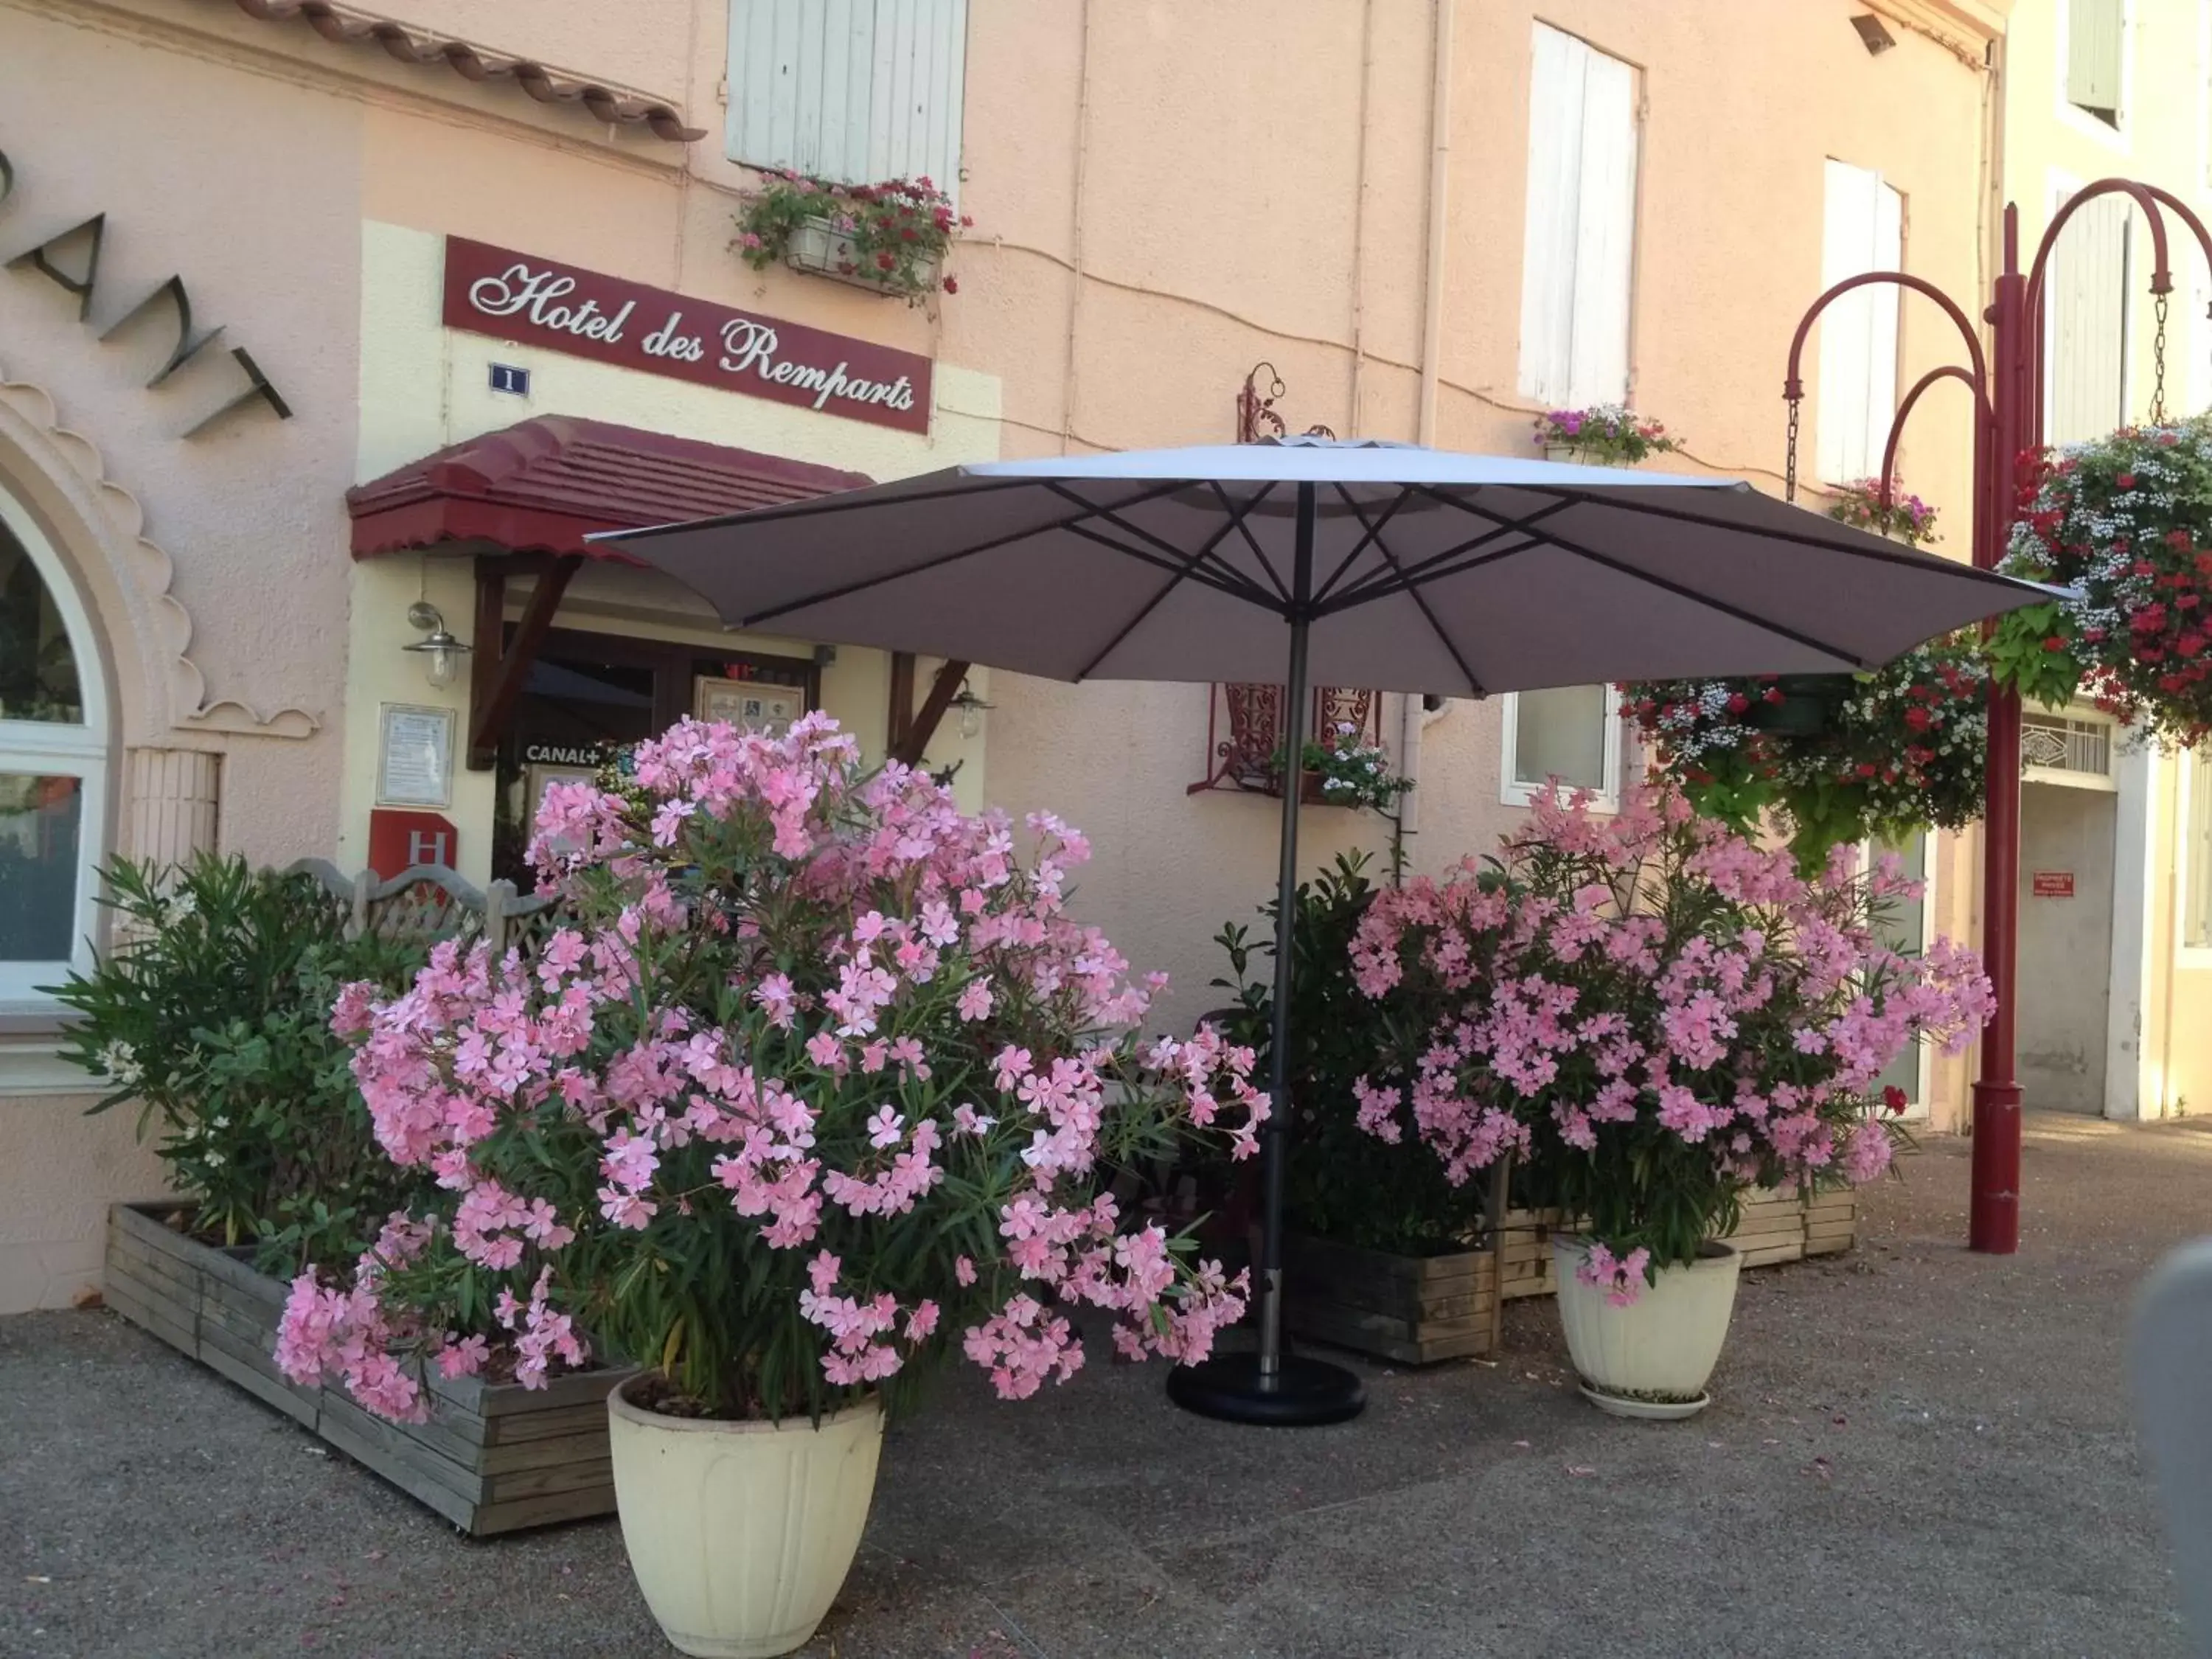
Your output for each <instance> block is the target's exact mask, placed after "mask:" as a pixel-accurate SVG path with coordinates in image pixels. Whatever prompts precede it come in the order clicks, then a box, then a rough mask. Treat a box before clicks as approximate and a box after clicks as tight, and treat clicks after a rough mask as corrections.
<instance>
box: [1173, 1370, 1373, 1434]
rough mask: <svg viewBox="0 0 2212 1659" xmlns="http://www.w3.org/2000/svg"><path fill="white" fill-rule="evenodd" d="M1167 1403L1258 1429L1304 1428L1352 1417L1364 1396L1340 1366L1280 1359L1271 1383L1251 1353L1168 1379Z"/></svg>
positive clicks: (1359, 1385)
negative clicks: (1259, 1427) (1253, 1425)
mask: <svg viewBox="0 0 2212 1659" xmlns="http://www.w3.org/2000/svg"><path fill="white" fill-rule="evenodd" d="M1168 1398H1169V1399H1170V1400H1172V1401H1175V1403H1176V1405H1178V1406H1180V1407H1182V1408H1183V1409H1184V1410H1185V1411H1187V1412H1195V1413H1198V1414H1199V1415H1200V1417H1213V1418H1218V1419H1220V1420H1221V1421H1223V1422H1225V1423H1251V1424H1256V1425H1259V1426H1261V1427H1262V1428H1271V1429H1297V1428H1310V1427H1313V1426H1314V1425H1317V1424H1322V1423H1341V1422H1343V1421H1345V1419H1347V1418H1352V1417H1357V1416H1358V1415H1359V1413H1360V1411H1361V1409H1362V1408H1363V1407H1364V1406H1365V1405H1366V1404H1367V1390H1366V1388H1365V1387H1364V1385H1363V1384H1362V1383H1360V1381H1359V1379H1358V1377H1357V1376H1353V1375H1352V1373H1351V1372H1350V1371H1348V1370H1345V1369H1344V1368H1343V1367H1342V1366H1341V1365H1332V1364H1328V1362H1327V1361H1326V1360H1322V1359H1307V1358H1303V1357H1302V1356H1300V1355H1297V1354H1288V1353H1286V1354H1285V1355H1284V1356H1283V1357H1282V1358H1281V1360H1280V1361H1279V1366H1278V1369H1277V1370H1276V1372H1275V1374H1274V1375H1273V1376H1272V1377H1267V1378H1262V1377H1261V1375H1260V1356H1259V1355H1258V1354H1256V1353H1224V1354H1216V1355H1215V1356H1214V1357H1213V1358H1211V1359H1209V1360H1207V1361H1206V1363H1205V1364H1202V1365H1178V1366H1176V1368H1175V1370H1171V1371H1170V1372H1169V1373H1168Z"/></svg>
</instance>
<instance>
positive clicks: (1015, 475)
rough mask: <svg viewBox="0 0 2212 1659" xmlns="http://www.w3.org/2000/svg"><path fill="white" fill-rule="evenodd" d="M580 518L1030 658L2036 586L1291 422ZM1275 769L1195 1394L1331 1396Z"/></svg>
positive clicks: (1285, 659) (1661, 486)
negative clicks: (818, 492) (1315, 1336)
mask: <svg viewBox="0 0 2212 1659" xmlns="http://www.w3.org/2000/svg"><path fill="white" fill-rule="evenodd" d="M594 539H599V540H606V541H611V542H612V543H613V544H615V545H616V546H617V547H619V548H621V549H622V550H623V551H624V552H625V553H628V554H629V555H631V556H635V557H636V558H639V559H641V560H643V561H645V562H647V563H648V564H652V565H655V566H657V567H659V568H660V569H662V570H665V571H666V572H667V573H668V574H671V575H672V576H674V577H676V578H677V579H678V580H681V581H683V582H684V583H685V584H686V585H688V586H690V587H691V588H693V589H694V590H696V592H699V593H700V594H701V595H702V597H704V598H705V599H707V601H708V603H709V604H711V605H714V609H715V610H716V611H718V612H719V613H720V615H721V617H722V618H723V620H724V621H726V622H727V623H730V624H731V625H732V626H733V627H739V628H748V629H772V630H774V631H775V632H777V633H782V634H797V635H805V636H807V637H811V638H815V639H821V640H829V641H836V642H837V643H839V644H843V645H866V646H876V647H882V648H884V649H888V650H893V651H910V652H915V653H927V654H928V655H932V656H943V657H950V658H960V659H965V660H968V661H970V662H981V663H986V664H988V665H991V666H993V667H994V668H1004V669H1010V670H1012V671H1016V672H1018V673H1024V674H1036V675H1042V676H1044V677H1046V678H1051V679H1060V680H1085V679H1124V680H1127V679H1139V680H1193V681H1208V680H1229V681H1257V682H1261V683H1263V684H1265V683H1273V684H1282V685H1284V686H1285V687H1286V690H1287V695H1286V696H1285V726H1286V728H1287V729H1286V731H1285V733H1284V748H1285V753H1286V754H1288V755H1291V756H1292V757H1296V756H1297V755H1299V754H1301V753H1302V752H1303V749H1304V737H1305V733H1304V720H1305V714H1306V708H1305V704H1306V691H1307V688H1308V687H1309V686H1310V685H1311V684H1328V685H1350V686H1358V687H1361V688H1363V689H1371V690H1383V691H1407V692H1435V693H1441V694H1443V695H1446V696H1483V695H1485V694H1486V693H1489V692H1494V691H1512V690H1535V689H1538V688H1541V687H1544V686H1555V685H1588V684H1595V683H1600V682H1603V681H1607V680H1620V679H1671V678H1686V677H1690V676H1707V675H1711V676H1719V675H1735V674H1780V673H1838V672H1846V673H1847V672H1850V671H1854V670H1857V669H1862V668H1870V667H1874V666H1875V665H1879V664H1881V663H1884V662H1887V661H1888V660H1889V659H1891V658H1893V657H1895V656H1897V655H1898V654H1899V653H1901V652H1903V651H1905V649H1907V648H1908V647H1911V646H1913V645H1916V644H1917V643H1918V642H1919V641H1923V640H1925V639H1928V638H1930V637H1931V636H1933V635H1938V634H1942V633H1948V631H1950V630H1951V629H1954V628H1958V627H1960V626H1963V625H1964V624H1966V623H1971V622H1977V621H1979V620H1980V619H1981V618H1983V617H1990V616H1995V615H1996V614H1997V613H1999V612H2001V611H2009V610H2013V609H2015V608H2016V607H2018V606H2021V605H2031V604H2034V603H2036V602H2037V601H2038V600H2039V599H2045V598H2047V597H2048V594H2047V592H2045V590H2043V589H2041V588H2039V587H2035V586H2032V585H2030V584H2028V583H2025V582H2016V581H2013V580H2009V579H2008V578H2006V577H2002V576H1998V575H1996V574H1991V573H1990V572H1987V571H1980V570H1976V569H1973V568H1971V567H1969V566H1966V565H1961V564H1954V563H1952V562H1949V561H1948V560H1945V559H1940V558H1937V557H1936V556H1933V555H1931V554H1926V553H1920V552H1916V551H1913V550H1911V549H1908V548H1904V547H1900V546H1899V545H1898V544H1896V543H1894V542H1890V541H1887V540H1884V539H1883V538H1880V537H1877V536H1871V535H1868V534H1866V533H1864V532H1860V531H1856V530H1851V529H1849V528H1847V527H1845V526H1842V525H1839V524H1837V523H1835V522H1833V521H1832V520H1828V519H1826V518H1822V517H1820V516H1819V515H1817V514H1814V513H1808V512H1806V511H1804V510H1803V509H1802V508H1800V507H1791V506H1788V505H1786V504H1784V503H1783V502H1781V501H1775V500H1773V499H1771V497H1768V496H1765V495H1759V494H1758V493H1757V492H1756V491H1754V490H1753V489H1751V488H1750V486H1749V485H1747V484H1744V483H1737V482H1735V481H1734V480H1732V479H1725V478H1704V477H1674V476H1669V475H1665V474H1660V473H1650V472H1634V471H1621V470H1619V469H1615V468H1612V467H1592V466H1559V465H1552V464H1549V463H1547V462H1541V461H1523V460H1512V459H1504V458H1501V457H1497V456H1486V455H1457V454H1451V453H1446V452H1443V451H1440V450H1432V449H1422V448H1416V447H1411V446H1407V445H1400V444H1386V443H1373V442H1340V441H1335V440H1334V439H1312V438H1292V439H1286V440H1283V441H1277V442H1273V443H1263V444H1240V445H1234V446H1228V447H1199V448H1189V449H1160V450H1139V451H1133V452H1128V453H1120V454H1110V455H1094V456H1079V457H1068V456H1060V457H1053V458H1049V459H1042V460H1031V461H994V462H987V463H982V464H978V465H968V466H957V467H951V468H948V469H947V470H945V471H941V472H931V473H926V474H923V475H922V476H921V477H914V478H906V479H902V480H900V481H898V482H896V483H887V484H877V485H872V486H871V487H869V488H867V489H854V490H848V491H845V492H843V493H842V494H839V495H827V496H823V497H822V498H820V499H819V500H816V501H805V502H800V503H798V504H796V505H793V506H789V507H768V508H764V509H762V510H760V511H757V512H753V513H737V514H733V515H731V516H728V517H725V518H717V519H702V520H697V521H696V522H694V523H690V524H678V525H664V526H658V527H655V528H652V529H645V530H634V531H624V532H618V533H616V534H614V535H612V536H608V537H603V538H594ZM1298 796H1299V788H1298V780H1297V778H1296V777H1291V778H1288V779H1285V787H1284V790H1283V824H1282V840H1281V848H1280V853H1281V858H1280V863H1279V867H1278V872H1277V884H1276V917H1275V981H1274V1024H1273V1033H1272V1036H1271V1040H1270V1044H1269V1048H1270V1060H1271V1065H1272V1067H1273V1073H1272V1077H1271V1079H1270V1080H1271V1085H1272V1092H1273V1096H1274V1098H1275V1101H1276V1102H1277V1103H1278V1109H1277V1110H1276V1112H1275V1113H1274V1115H1273V1117H1272V1118H1271V1120H1270V1121H1269V1122H1268V1124H1267V1130H1266V1133H1265V1139H1264V1147H1263V1152H1262V1179H1263V1182H1264V1187H1265V1197H1264V1201H1263V1207H1262V1222H1261V1257H1260V1262H1259V1267H1260V1270H1261V1271H1260V1275H1259V1289H1260V1297H1259V1311H1260V1333H1259V1344H1258V1348H1257V1351H1256V1352H1254V1353H1250V1354H1232V1355H1221V1356H1218V1357H1216V1358H1213V1359H1211V1360H1208V1361H1207V1362H1206V1364H1203V1365H1200V1366H1195V1367H1185V1368H1181V1369H1178V1370H1177V1371H1176V1373H1175V1374H1174V1376H1173V1377H1172V1378H1171V1379H1170V1385H1169V1387H1170V1394H1171V1395H1173V1396H1174V1397H1175V1398H1176V1400H1177V1401H1179V1402H1180V1403H1181V1404H1182V1405H1184V1406H1187V1407H1190V1408H1191V1409H1193V1410H1195V1411H1200V1412H1204V1413H1207V1414H1209V1415H1212V1416H1217V1417H1223V1418H1228V1419H1234V1420H1238V1421H1244V1422H1255V1423H1272V1424H1283V1425H1289V1424H1309V1423H1325V1422H1333V1421H1336V1420H1339V1419H1343V1418H1346V1417H1349V1416H1351V1415H1352V1413H1355V1412H1357V1411H1358V1410H1359V1408H1360V1406H1361V1403H1362V1396H1361V1392H1360V1387H1359V1383H1358V1379H1357V1378H1356V1377H1354V1376H1352V1375H1351V1373H1349V1372H1347V1371H1345V1370H1341V1369H1340V1368H1338V1367H1336V1366H1334V1365H1329V1364H1325V1363H1323V1362H1321V1361H1318V1360H1315V1359H1311V1358H1304V1357H1302V1356H1297V1355H1291V1354H1286V1353H1285V1352H1283V1351H1282V1343H1281V1335H1280V1307H1281V1279H1282V1220H1283V1187H1284V1181H1283V1177H1284V1170H1285V1158H1286V1156H1287V1149H1286V1137H1287V1134H1288V1132H1289V1124H1290V1121H1291V1113H1290V1112H1289V1111H1288V1110H1286V1109H1283V1108H1282V1105H1281V1103H1283V1102H1285V1100H1286V1099H1287V1095H1288V1090H1287V1085H1288V1083H1289V1075H1288V1066H1289V1054H1290V1043H1289V1036H1290V1034H1289V1031H1288V1029H1287V1024H1288V1018H1289V1007H1290V1001H1291V998H1290V973H1291V948H1290V929H1291V919H1292V915H1293V905H1294V896H1295V892H1296V887H1297V800H1298Z"/></svg>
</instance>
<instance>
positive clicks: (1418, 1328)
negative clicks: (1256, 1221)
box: [1283, 1233, 1502, 1365]
mask: <svg viewBox="0 0 2212 1659" xmlns="http://www.w3.org/2000/svg"><path fill="white" fill-rule="evenodd" d="M1283 1273H1284V1278H1285V1297H1284V1304H1283V1317H1284V1320H1285V1322H1286V1323H1287V1324H1288V1326H1289V1327H1290V1329H1291V1334H1294V1335H1297V1336H1309V1337H1313V1338H1315V1339H1316V1340H1320V1341H1322V1342H1333V1343H1334V1344H1335V1345H1336V1346H1339V1347H1342V1348H1351V1349H1352V1350H1354V1351H1355V1352H1359V1353H1370V1354H1374V1355H1376V1356H1377V1357H1379V1358H1383V1359H1391V1360H1395V1361H1397V1362H1398V1363H1399V1364H1405V1365H1426V1364H1433V1363H1434V1362H1436V1361H1437V1360H1439V1359H1464V1358H1469V1357H1471V1356H1473V1355H1475V1354H1484V1353H1488V1352H1492V1350H1493V1349H1494V1348H1496V1346H1498V1317H1499V1314H1500V1312H1501V1307H1502V1304H1500V1303H1499V1301H1498V1258H1497V1255H1496V1254H1495V1253H1494V1252H1492V1251H1490V1250H1468V1251H1465V1252H1463V1253H1461V1254H1456V1255H1430V1256H1412V1255H1385V1254H1383V1252H1382V1251H1380V1250H1363V1249H1357V1248H1355V1247H1353V1246H1352V1245H1349V1244H1334V1243H1329V1242H1328V1240H1326V1239H1320V1238H1310V1237H1306V1236H1304V1235H1303V1234H1300V1233H1290V1234H1287V1235H1285V1237H1284V1239H1283Z"/></svg>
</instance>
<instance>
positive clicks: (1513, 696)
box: [1498, 685, 1622, 812]
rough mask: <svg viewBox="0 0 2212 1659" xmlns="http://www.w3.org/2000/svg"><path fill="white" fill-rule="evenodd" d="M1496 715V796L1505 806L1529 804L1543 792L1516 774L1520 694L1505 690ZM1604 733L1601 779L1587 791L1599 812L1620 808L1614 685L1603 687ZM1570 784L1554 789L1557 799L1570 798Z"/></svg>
mask: <svg viewBox="0 0 2212 1659" xmlns="http://www.w3.org/2000/svg"><path fill="white" fill-rule="evenodd" d="M1580 689H1581V688H1580V687H1577V686H1561V687H1559V690H1580ZM1498 714H1499V717H1500V719H1501V720H1503V721H1504V729H1503V730H1502V732H1500V734H1499V748H1498V800H1499V802H1500V803H1501V804H1502V805H1506V806H1533V805H1535V802H1536V798H1537V797H1538V796H1539V795H1541V794H1542V793H1544V785H1543V784H1542V783H1541V782H1539V781H1522V779H1521V778H1519V777H1517V776H1516V773H1518V772H1519V770H1520V754H1519V751H1520V747H1521V694H1520V693H1519V692H1517V691H1508V692H1505V693H1504V694H1502V695H1501V696H1499V697H1498ZM1603 718H1604V721H1605V735H1604V748H1603V750H1602V753H1603V756H1604V760H1603V763H1602V764H1601V767H1600V769H1599V770H1600V773H1601V775H1602V777H1603V779H1604V782H1603V783H1602V784H1601V786H1600V787H1598V788H1597V789H1596V790H1595V792H1593V793H1592V794H1591V797H1590V804H1591V805H1593V806H1595V807H1596V808H1597V809H1598V810H1599V811H1606V812H1617V811H1620V770H1621V747H1622V745H1621V727H1622V722H1621V717H1620V688H1619V687H1617V686H1613V685H1608V686H1607V687H1606V688H1605V714H1604V717H1603ZM1575 788H1576V786H1575V785H1573V784H1568V783H1562V784H1561V785H1560V786H1559V789H1558V791H1557V797H1558V799H1560V800H1562V801H1565V800H1567V799H1571V797H1572V796H1573V794H1574V792H1575Z"/></svg>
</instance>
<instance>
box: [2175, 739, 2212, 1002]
mask: <svg viewBox="0 0 2212 1659" xmlns="http://www.w3.org/2000/svg"><path fill="white" fill-rule="evenodd" d="M2178 761H2179V763H2178V764H2177V765H2176V766H2175V767H2174V770H2175V771H2176V772H2177V773H2178V774H2179V776H2178V777H2177V778H2176V779H2175V781H2174V793H2175V794H2176V796H2177V797H2178V799H2176V800H2175V802H2174V819H2173V825H2174V837H2173V962H2174V966H2176V967H2177V968H2186V969H2195V970H2197V971H2202V970H2203V969H2208V968H2212V945H2191V944H2190V943H2189V896H2190V892H2191V888H2192V887H2193V886H2194V885H2195V884H2196V883H2197V882H2200V881H2205V880H2212V871H2206V870H2202V869H2199V868H2198V867H2197V859H2196V858H2195V857H2194V856H2193V855H2194V854H2195V853H2196V852H2197V846H2196V836H2194V834H2193V833H2192V820H2193V818H2194V817H2195V815H2196V807H2197V772H2198V771H2199V770H2200V769H2203V768H2204V767H2207V766H2212V760H2208V759H2207V758H2205V757H2203V756H2202V755H2200V754H2198V753H2197V751H2196V750H2184V751H2183V752H2182V753H2181V754H2180V756H2179V757H2178Z"/></svg>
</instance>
